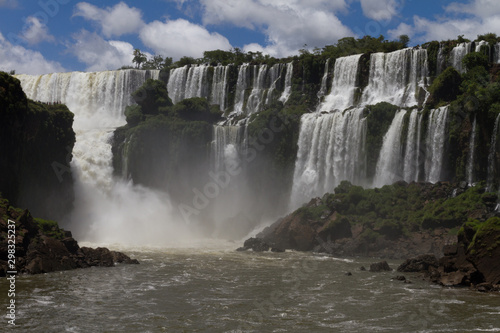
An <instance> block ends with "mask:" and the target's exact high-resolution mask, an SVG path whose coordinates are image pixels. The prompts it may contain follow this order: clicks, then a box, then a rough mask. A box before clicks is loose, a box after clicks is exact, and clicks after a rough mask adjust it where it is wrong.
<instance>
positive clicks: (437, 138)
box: [425, 106, 448, 183]
mask: <svg viewBox="0 0 500 333" xmlns="http://www.w3.org/2000/svg"><path fill="white" fill-rule="evenodd" d="M447 122H448V106H443V107H440V108H438V109H433V110H431V112H430V114H429V123H428V127H427V138H426V160H425V170H426V175H425V180H426V181H428V182H431V183H435V182H437V181H439V180H440V179H441V172H442V168H443V155H444V146H445V142H446V127H447Z"/></svg>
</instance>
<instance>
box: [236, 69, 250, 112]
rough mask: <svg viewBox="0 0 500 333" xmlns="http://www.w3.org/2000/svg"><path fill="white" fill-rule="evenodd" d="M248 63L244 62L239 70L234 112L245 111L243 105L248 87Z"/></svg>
mask: <svg viewBox="0 0 500 333" xmlns="http://www.w3.org/2000/svg"><path fill="white" fill-rule="evenodd" d="M249 68H250V67H249V65H248V64H243V65H241V66H240V68H239V70H238V81H237V82H236V93H235V96H234V111H233V113H234V114H237V115H239V114H241V113H243V105H244V103H245V92H246V90H247V87H248V69H249Z"/></svg>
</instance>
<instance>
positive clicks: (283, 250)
mask: <svg viewBox="0 0 500 333" xmlns="http://www.w3.org/2000/svg"><path fill="white" fill-rule="evenodd" d="M271 252H276V253H280V252H285V249H281V248H279V247H272V248H271Z"/></svg>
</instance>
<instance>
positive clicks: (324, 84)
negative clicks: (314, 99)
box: [318, 59, 330, 100]
mask: <svg viewBox="0 0 500 333" xmlns="http://www.w3.org/2000/svg"><path fill="white" fill-rule="evenodd" d="M329 67H330V59H327V60H326V63H325V71H324V73H323V77H322V78H321V87H320V89H319V91H318V99H320V100H321V98H322V97H323V96H325V95H326V94H327V93H328V86H327V85H328V70H329Z"/></svg>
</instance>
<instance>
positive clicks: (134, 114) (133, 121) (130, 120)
mask: <svg viewBox="0 0 500 333" xmlns="http://www.w3.org/2000/svg"><path fill="white" fill-rule="evenodd" d="M143 119H144V115H143V113H142V109H141V106H140V105H138V104H133V105H130V106H127V107H126V108H125V120H126V121H127V124H128V125H129V126H130V127H133V126H136V125H137V124H139V123H140V122H141V121H142V120H143Z"/></svg>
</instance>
